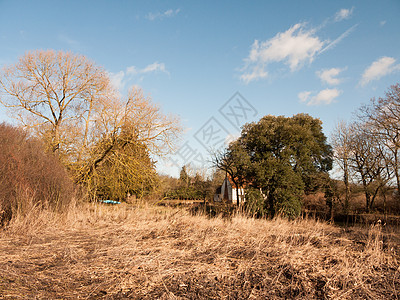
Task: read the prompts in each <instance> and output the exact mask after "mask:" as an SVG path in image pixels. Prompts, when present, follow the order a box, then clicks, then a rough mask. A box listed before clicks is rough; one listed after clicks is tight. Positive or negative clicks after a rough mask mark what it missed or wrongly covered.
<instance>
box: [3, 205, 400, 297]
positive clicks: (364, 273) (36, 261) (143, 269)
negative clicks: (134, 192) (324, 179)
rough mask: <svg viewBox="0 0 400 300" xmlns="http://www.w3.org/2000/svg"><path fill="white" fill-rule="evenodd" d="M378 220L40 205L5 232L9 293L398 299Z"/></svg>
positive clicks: (392, 242)
mask: <svg viewBox="0 0 400 300" xmlns="http://www.w3.org/2000/svg"><path fill="white" fill-rule="evenodd" d="M399 253H400V235H399V234H398V233H396V231H394V230H390V229H388V228H386V226H384V225H382V224H379V223H377V224H375V225H374V226H372V227H370V228H364V229H363V228H350V229H344V228H339V227H334V226H331V225H328V224H326V223H320V222H316V221H312V220H297V221H291V222H290V221H287V220H284V219H279V218H277V219H274V220H256V219H251V218H246V217H244V216H234V217H232V218H231V219H223V218H212V219H210V218H207V217H206V216H202V215H199V216H192V215H190V214H189V213H187V212H186V211H185V210H182V209H181V210H179V209H173V208H165V207H151V206H148V207H133V206H128V205H119V206H105V205H98V204H91V205H86V206H82V207H75V208H72V209H71V210H70V211H68V213H65V214H63V215H58V214H54V213H51V212H35V211H33V212H32V213H31V214H30V215H28V216H26V217H24V218H21V219H15V220H13V222H12V223H11V224H10V226H9V227H8V228H7V229H5V230H3V231H0V270H1V271H0V296H1V298H3V299H34V298H38V299H77V298H82V299H97V298H104V299H125V298H133V299H137V298H144V299H156V298H161V299H198V298H200V299H205V298H207V299H220V298H225V299H260V298H268V299H284V298H297V299H302V298H304V299H310V298H318V299H324V298H334V299H397V298H398V297H400V267H399V266H400V264H399V259H400V256H399Z"/></svg>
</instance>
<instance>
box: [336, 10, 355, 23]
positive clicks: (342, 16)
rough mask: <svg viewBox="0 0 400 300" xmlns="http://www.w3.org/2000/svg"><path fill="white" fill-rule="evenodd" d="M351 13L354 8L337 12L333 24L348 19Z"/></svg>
mask: <svg viewBox="0 0 400 300" xmlns="http://www.w3.org/2000/svg"><path fill="white" fill-rule="evenodd" d="M353 11H354V7H352V8H351V9H347V8H342V9H341V10H339V11H338V12H337V13H336V15H335V22H339V21H342V20H346V19H349V18H350V16H351V15H352V14H353Z"/></svg>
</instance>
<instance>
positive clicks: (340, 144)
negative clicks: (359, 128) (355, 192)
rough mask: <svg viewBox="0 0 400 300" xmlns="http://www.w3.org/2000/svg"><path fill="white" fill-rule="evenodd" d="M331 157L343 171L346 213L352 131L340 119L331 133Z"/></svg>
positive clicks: (348, 194)
mask: <svg viewBox="0 0 400 300" xmlns="http://www.w3.org/2000/svg"><path fill="white" fill-rule="evenodd" d="M331 139H332V147H333V159H334V160H335V162H336V164H337V165H338V166H339V167H340V169H341V170H342V172H343V183H344V186H345V200H344V205H343V206H344V211H345V213H346V214H347V213H348V210H349V203H350V171H351V170H350V164H351V162H350V158H351V155H352V147H351V140H352V132H351V127H350V126H348V125H347V123H346V122H344V121H341V122H339V123H338V124H337V125H336V128H335V129H334V131H333V134H332V138H331Z"/></svg>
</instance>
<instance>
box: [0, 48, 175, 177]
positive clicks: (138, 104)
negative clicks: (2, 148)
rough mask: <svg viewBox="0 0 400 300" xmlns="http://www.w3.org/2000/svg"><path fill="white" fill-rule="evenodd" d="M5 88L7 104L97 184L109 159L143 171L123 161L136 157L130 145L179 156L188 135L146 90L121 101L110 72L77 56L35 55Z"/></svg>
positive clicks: (11, 73) (10, 75)
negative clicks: (176, 149) (176, 148)
mask: <svg viewBox="0 0 400 300" xmlns="http://www.w3.org/2000/svg"><path fill="white" fill-rule="evenodd" d="M0 87H1V91H2V94H1V98H0V102H1V103H2V104H4V105H5V106H6V107H8V108H9V109H10V111H11V112H12V113H13V116H15V117H16V118H17V119H18V120H19V121H20V122H21V124H23V125H24V126H26V127H29V128H31V129H33V130H34V131H35V132H36V133H37V134H38V135H39V136H41V137H42V138H43V139H44V140H45V142H46V143H47V145H48V148H49V149H50V150H51V151H54V152H57V153H58V154H59V157H60V159H61V160H62V161H63V163H64V164H65V165H66V166H67V167H68V168H69V169H70V170H71V171H72V172H73V174H74V177H75V180H76V181H77V182H81V183H86V184H88V183H90V182H95V181H96V180H93V176H96V174H95V171H96V169H97V168H98V167H99V166H100V165H101V164H103V163H104V162H105V161H107V164H111V163H114V164H118V163H122V162H123V163H125V164H126V163H127V162H129V163H130V164H131V167H132V168H131V170H128V169H129V166H124V168H122V167H121V166H115V165H114V166H112V168H111V169H112V170H121V169H125V170H126V172H127V174H128V173H129V172H130V173H132V172H133V171H136V170H138V168H137V167H136V166H135V164H136V163H137V162H138V160H136V161H134V160H132V159H127V158H124V159H120V158H121V157H126V155H131V153H132V151H126V148H127V147H129V146H132V147H133V146H138V147H140V148H143V147H144V148H145V150H144V153H147V156H151V157H153V158H154V157H160V156H163V155H164V154H166V153H169V152H170V151H172V150H173V148H174V145H175V144H176V141H177V138H178V136H179V133H180V131H181V127H180V122H179V120H178V119H177V118H176V117H174V116H170V115H166V114H164V113H163V112H162V111H161V109H160V107H159V106H158V105H156V104H154V103H152V101H151V99H150V98H149V97H145V96H144V95H143V92H142V91H141V90H140V89H135V88H133V89H131V90H130V92H129V94H128V96H127V97H126V98H123V97H121V96H120V95H119V94H118V93H117V92H116V91H115V90H114V89H113V87H112V86H111V84H110V80H109V78H108V76H107V73H106V72H105V71H104V70H103V69H102V68H100V67H97V66H95V65H94V64H93V63H92V62H90V61H89V60H87V59H86V58H85V57H84V56H80V55H74V54H72V53H69V52H62V51H59V52H56V51H53V50H49V51H33V52H28V53H27V54H25V55H24V56H23V57H22V58H21V59H20V60H19V61H18V63H16V64H15V65H12V66H9V67H5V68H4V69H3V71H2V73H1V74H0ZM110 156H113V157H114V159H111V158H110ZM117 158H119V159H117ZM146 161H147V160H146ZM147 165H152V164H149V163H147ZM103 173H104V170H103Z"/></svg>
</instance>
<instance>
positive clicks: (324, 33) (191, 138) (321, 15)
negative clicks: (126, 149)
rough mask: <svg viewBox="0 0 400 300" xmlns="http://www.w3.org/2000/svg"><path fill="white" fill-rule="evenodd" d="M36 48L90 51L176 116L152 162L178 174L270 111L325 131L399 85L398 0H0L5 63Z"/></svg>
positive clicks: (0, 62)
mask: <svg viewBox="0 0 400 300" xmlns="http://www.w3.org/2000/svg"><path fill="white" fill-rule="evenodd" d="M36 49H44V50H45V49H55V50H63V51H72V52H74V53H76V54H81V55H84V56H86V57H88V58H89V59H91V60H92V61H94V62H95V63H96V64H97V65H99V66H102V67H103V68H104V69H105V70H106V71H107V72H108V74H109V76H110V78H111V80H112V82H113V84H114V85H115V87H117V88H118V89H119V90H120V92H121V94H122V95H126V94H127V91H128V90H129V88H130V87H132V86H139V87H141V88H142V89H143V91H144V93H145V94H146V95H148V96H150V97H151V98H152V100H153V102H155V103H157V104H159V105H160V106H161V108H162V110H163V111H164V112H165V113H167V114H174V115H177V116H179V118H180V119H181V122H182V125H183V127H184V129H185V130H184V134H183V136H182V139H181V140H179V141H177V148H176V149H175V150H174V152H173V153H172V154H171V155H170V156H169V157H168V158H164V159H160V158H155V159H156V160H157V161H158V163H157V168H158V170H159V172H160V173H164V174H169V175H172V176H178V174H179V170H180V168H181V167H182V165H184V164H190V165H192V167H193V168H203V169H206V168H210V161H211V158H212V153H215V152H218V151H220V150H221V149H223V148H224V147H225V146H226V144H227V143H228V142H229V141H230V140H233V139H235V138H236V137H238V136H239V135H240V128H241V126H242V125H244V124H245V123H248V122H255V121H258V120H259V119H260V118H261V117H263V116H265V115H277V116H278V115H284V116H288V117H290V116H293V115H294V114H298V113H307V114H309V115H311V116H313V117H315V118H319V119H320V120H321V121H322V122H323V130H324V133H325V135H326V136H327V137H328V138H329V136H330V135H331V134H332V131H333V130H334V127H335V125H336V124H337V122H339V121H340V120H346V121H351V120H352V118H353V116H354V112H355V110H357V109H358V108H359V107H360V106H361V105H362V104H367V103H368V102H369V100H370V99H371V98H373V97H383V96H384V95H385V91H387V90H388V89H389V87H390V86H391V85H393V84H396V83H399V82H400V0H382V1H375V0H374V1H372V0H359V1H354V0H353V1H352V0H346V1H340V0H338V1H329V0H319V1H316V0H314V1H311V0H303V1H297V0H293V1H289V0H283V1H102V0H96V1H83V0H79V1H74V0H71V1H58V0H51V1H41V0H37V1H20V0H0V68H1V67H3V66H5V65H11V64H14V63H16V61H17V59H18V58H19V57H21V56H22V55H24V53H26V52H27V51H29V50H36ZM11 117H12V115H10V114H7V113H6V111H5V109H4V108H3V107H0V122H2V121H6V122H10V123H13V122H14V121H13V120H12V119H11Z"/></svg>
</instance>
